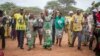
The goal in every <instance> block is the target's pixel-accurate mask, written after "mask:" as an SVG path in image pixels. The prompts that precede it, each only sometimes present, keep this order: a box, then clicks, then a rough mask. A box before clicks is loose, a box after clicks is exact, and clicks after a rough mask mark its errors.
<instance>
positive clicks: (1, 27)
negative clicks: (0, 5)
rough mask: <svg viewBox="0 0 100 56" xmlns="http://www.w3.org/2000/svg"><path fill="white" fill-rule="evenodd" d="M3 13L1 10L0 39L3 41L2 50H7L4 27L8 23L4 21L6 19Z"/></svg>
mask: <svg viewBox="0 0 100 56" xmlns="http://www.w3.org/2000/svg"><path fill="white" fill-rule="evenodd" d="M3 16H4V15H3V11H2V10H0V37H1V39H2V49H5V29H4V26H5V24H6V21H5V20H4V19H5V17H3Z"/></svg>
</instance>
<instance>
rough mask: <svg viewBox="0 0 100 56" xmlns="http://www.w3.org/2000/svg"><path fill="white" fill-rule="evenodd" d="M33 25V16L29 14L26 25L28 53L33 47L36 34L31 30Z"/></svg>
mask: <svg viewBox="0 0 100 56" xmlns="http://www.w3.org/2000/svg"><path fill="white" fill-rule="evenodd" d="M35 23H36V21H35V19H34V15H33V14H31V15H30V17H29V20H28V23H27V31H26V37H27V43H28V48H29V49H28V51H30V50H31V49H32V47H35V37H36V32H35V30H34V28H33V26H34V24H35Z"/></svg>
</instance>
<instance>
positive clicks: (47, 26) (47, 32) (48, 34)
mask: <svg viewBox="0 0 100 56" xmlns="http://www.w3.org/2000/svg"><path fill="white" fill-rule="evenodd" d="M43 29H44V44H43V47H44V48H45V49H50V50H51V47H52V22H51V16H50V15H49V14H48V11H47V10H45V12H44V25H43Z"/></svg>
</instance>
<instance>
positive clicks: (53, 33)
mask: <svg viewBox="0 0 100 56" xmlns="http://www.w3.org/2000/svg"><path fill="white" fill-rule="evenodd" d="M56 14H57V11H56V10H54V11H53V14H52V24H53V25H52V44H54V43H55V18H56Z"/></svg>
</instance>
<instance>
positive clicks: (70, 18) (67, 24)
mask: <svg viewBox="0 0 100 56" xmlns="http://www.w3.org/2000/svg"><path fill="white" fill-rule="evenodd" d="M72 19H73V16H72V17H71V16H66V21H67V22H66V29H70V27H71V22H72Z"/></svg>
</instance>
